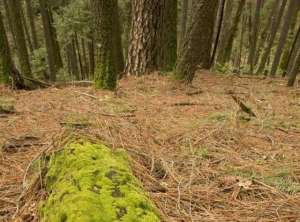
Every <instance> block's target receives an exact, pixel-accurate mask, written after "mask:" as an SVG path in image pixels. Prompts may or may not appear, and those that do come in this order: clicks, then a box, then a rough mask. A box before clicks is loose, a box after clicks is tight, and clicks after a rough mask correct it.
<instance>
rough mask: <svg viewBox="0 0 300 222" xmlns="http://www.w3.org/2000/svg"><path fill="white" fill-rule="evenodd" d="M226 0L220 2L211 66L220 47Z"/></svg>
mask: <svg viewBox="0 0 300 222" xmlns="http://www.w3.org/2000/svg"><path fill="white" fill-rule="evenodd" d="M225 3H226V0H222V1H221V2H220V7H219V15H218V18H219V20H218V24H217V26H216V31H215V32H216V39H215V43H214V48H213V51H212V56H211V59H210V66H213V63H214V61H215V57H216V53H217V49H218V45H219V42H220V36H221V30H222V23H223V18H224V10H225V5H226V4H225Z"/></svg>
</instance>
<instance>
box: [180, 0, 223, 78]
mask: <svg viewBox="0 0 300 222" xmlns="http://www.w3.org/2000/svg"><path fill="white" fill-rule="evenodd" d="M217 8H218V2H217V1H211V0H200V1H197V2H194V5H193V13H192V20H191V23H190V25H189V28H188V32H187V34H186V37H185V40H184V43H183V45H182V50H181V52H180V57H179V58H178V60H177V67H176V73H175V75H176V77H177V78H178V79H180V80H184V81H185V82H187V83H190V82H192V80H193V78H194V76H195V72H196V70H197V66H201V67H202V68H209V66H210V57H211V48H212V43H213V31H214V24H215V19H216V14H217Z"/></svg>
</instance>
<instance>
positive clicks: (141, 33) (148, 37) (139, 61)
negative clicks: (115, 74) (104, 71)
mask: <svg viewBox="0 0 300 222" xmlns="http://www.w3.org/2000/svg"><path fill="white" fill-rule="evenodd" d="M162 6H163V1H162V0H132V10H133V12H132V24H131V31H130V39H129V49H128V56H127V62H126V69H125V73H126V74H127V75H143V74H148V73H151V72H153V71H155V70H158V66H159V64H158V60H159V55H160V50H161V48H160V44H159V43H160V37H161V29H162V24H161V19H160V18H161V13H162Z"/></svg>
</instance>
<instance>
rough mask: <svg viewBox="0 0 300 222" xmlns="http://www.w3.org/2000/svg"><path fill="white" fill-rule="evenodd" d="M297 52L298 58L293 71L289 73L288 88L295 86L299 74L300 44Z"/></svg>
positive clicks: (299, 38) (299, 39)
mask: <svg viewBox="0 0 300 222" xmlns="http://www.w3.org/2000/svg"><path fill="white" fill-rule="evenodd" d="M297 41H298V42H300V37H299V36H298V40H297ZM295 50H296V52H297V53H296V57H295V59H294V62H293V65H292V68H291V71H290V73H289V80H288V84H287V86H289V87H291V86H293V85H294V84H295V81H296V78H297V74H298V73H299V70H300V44H298V48H297V49H295Z"/></svg>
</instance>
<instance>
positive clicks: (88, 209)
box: [41, 140, 161, 222]
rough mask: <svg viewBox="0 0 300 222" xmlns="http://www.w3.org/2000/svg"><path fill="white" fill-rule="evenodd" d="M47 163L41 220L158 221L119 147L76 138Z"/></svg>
mask: <svg viewBox="0 0 300 222" xmlns="http://www.w3.org/2000/svg"><path fill="white" fill-rule="evenodd" d="M48 169H49V170H48V172H47V174H46V186H47V191H48V193H49V197H48V198H47V200H46V201H45V202H44V203H43V204H42V206H41V221H43V222H63V221H68V222H73V221H74V222H92V221H97V222H111V221H116V222H117V221H123V222H126V221H127V222H132V221H137V222H139V221H140V222H142V221H143V222H157V221H161V220H160V217H159V215H158V213H157V210H156V208H155V206H154V205H153V204H152V202H151V201H150V200H149V198H148V196H147V195H146V194H145V192H144V191H143V189H142V187H141V185H140V183H139V182H138V181H137V179H136V178H135V177H134V176H133V174H132V172H131V169H130V166H129V162H128V157H127V156H126V153H125V152H124V151H122V150H117V151H114V152H113V151H111V150H110V149H109V148H107V147H106V146H104V145H102V144H94V143H90V142H87V141H85V140H82V141H80V140H79V141H77V142H73V143H70V144H68V145H66V147H65V148H64V149H63V150H61V151H60V152H58V153H56V154H54V155H53V156H52V157H51V158H50V162H49V167H48Z"/></svg>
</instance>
